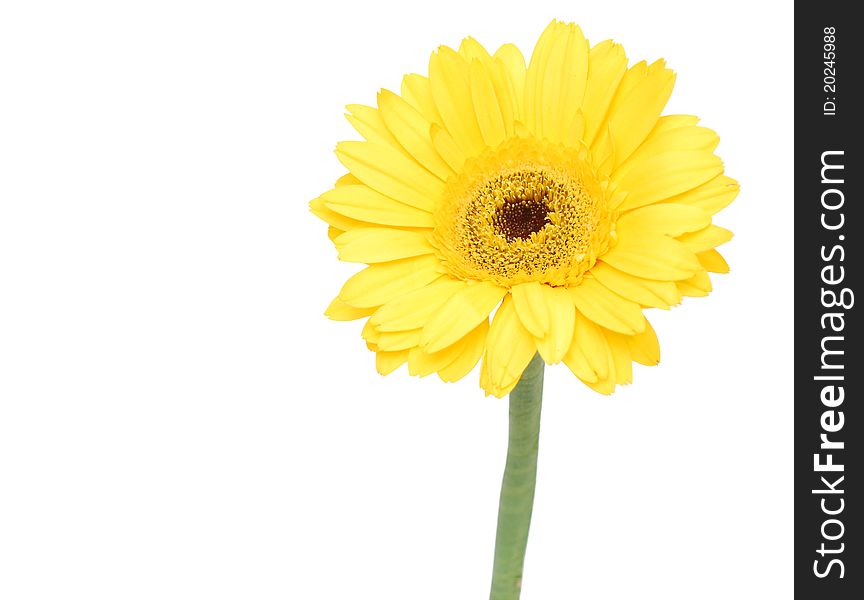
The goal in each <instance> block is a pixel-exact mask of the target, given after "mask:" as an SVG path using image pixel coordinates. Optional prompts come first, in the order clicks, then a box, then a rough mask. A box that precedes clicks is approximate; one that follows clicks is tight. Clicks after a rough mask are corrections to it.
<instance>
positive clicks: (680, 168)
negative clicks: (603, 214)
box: [613, 150, 723, 210]
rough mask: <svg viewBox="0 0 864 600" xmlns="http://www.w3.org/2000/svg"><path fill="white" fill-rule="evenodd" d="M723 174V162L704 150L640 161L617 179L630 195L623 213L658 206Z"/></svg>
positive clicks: (673, 153) (653, 157)
mask: <svg viewBox="0 0 864 600" xmlns="http://www.w3.org/2000/svg"><path fill="white" fill-rule="evenodd" d="M722 172H723V162H722V161H721V160H720V159H719V158H718V157H717V156H715V155H714V154H711V153H710V152H707V151H704V150H672V151H669V152H663V153H662V154H657V155H655V156H648V157H645V158H644V159H642V160H640V161H639V162H638V163H637V164H634V165H633V168H632V169H630V170H628V171H627V173H626V174H624V175H623V176H622V177H620V178H619V177H613V181H614V182H615V183H616V184H617V185H618V186H619V188H620V189H622V190H626V191H627V192H628V194H627V198H626V199H625V200H624V202H623V203H622V204H621V206H620V207H619V210H631V209H634V208H639V207H640V206H645V205H648V204H654V203H655V202H659V201H661V200H664V199H666V198H669V197H670V196H675V195H676V194H681V193H683V192H686V191H688V190H692V189H693V188H696V187H698V186H700V185H702V184H703V183H705V182H706V181H709V180H711V179H713V178H714V177H716V176H717V175H720V174H721V173H722Z"/></svg>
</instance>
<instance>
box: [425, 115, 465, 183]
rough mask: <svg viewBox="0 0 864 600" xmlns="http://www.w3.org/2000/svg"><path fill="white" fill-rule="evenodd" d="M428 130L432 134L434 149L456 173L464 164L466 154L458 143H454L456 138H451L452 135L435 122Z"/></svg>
mask: <svg viewBox="0 0 864 600" xmlns="http://www.w3.org/2000/svg"><path fill="white" fill-rule="evenodd" d="M429 131H430V134H431V135H432V145H433V146H435V151H436V152H438V154H439V155H440V156H441V158H442V159H443V160H444V161H445V162H446V163H447V164H448V165H450V168H451V169H453V171H454V172H457V173H458V172H459V171H461V170H462V165H464V164H465V159H466V156H465V153H464V152H463V151H462V149H461V148H460V147H459V144H457V143H456V140H454V139H453V136H451V135H450V133H449V132H448V131H447V130H446V129H444V128H443V127H439V126H438V125H435V124H433V125H432V128H431V129H430V130H429Z"/></svg>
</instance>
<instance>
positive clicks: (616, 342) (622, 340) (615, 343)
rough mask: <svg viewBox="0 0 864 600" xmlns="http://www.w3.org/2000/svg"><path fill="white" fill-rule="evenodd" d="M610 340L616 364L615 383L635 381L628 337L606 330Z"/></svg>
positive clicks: (622, 383) (607, 338) (610, 348)
mask: <svg viewBox="0 0 864 600" xmlns="http://www.w3.org/2000/svg"><path fill="white" fill-rule="evenodd" d="M603 333H604V335H605V336H606V340H607V341H608V342H609V350H610V352H611V355H612V361H613V362H614V364H615V383H617V384H619V385H625V384H628V383H632V382H633V361H632V359H631V358H630V348H629V346H628V345H627V337H628V336H625V335H621V334H620V333H615V332H614V331H608V330H607V331H604V332H603Z"/></svg>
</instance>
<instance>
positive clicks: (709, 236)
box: [678, 225, 732, 253]
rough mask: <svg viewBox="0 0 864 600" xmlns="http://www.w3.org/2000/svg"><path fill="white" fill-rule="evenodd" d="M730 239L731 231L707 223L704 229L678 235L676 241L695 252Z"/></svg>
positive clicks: (713, 246) (708, 248)
mask: <svg viewBox="0 0 864 600" xmlns="http://www.w3.org/2000/svg"><path fill="white" fill-rule="evenodd" d="M731 239H732V232H731V231H729V230H728V229H723V228H722V227H718V226H717V225H709V226H708V227H706V228H705V229H700V230H699V231H694V232H692V233H685V234H684V235H681V236H678V241H680V242H681V243H682V244H684V245H685V246H687V247H688V248H690V250H692V251H693V252H696V253H698V252H704V251H706V250H711V249H712V248H716V247H717V246H720V245H722V244H725V243H726V242H728V241H729V240H731Z"/></svg>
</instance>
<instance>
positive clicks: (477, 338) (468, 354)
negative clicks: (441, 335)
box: [438, 320, 489, 381]
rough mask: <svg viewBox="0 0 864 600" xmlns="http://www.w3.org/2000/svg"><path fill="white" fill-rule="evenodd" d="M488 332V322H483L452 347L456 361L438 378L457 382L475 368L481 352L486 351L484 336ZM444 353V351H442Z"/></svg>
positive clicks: (444, 369)
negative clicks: (455, 349) (455, 350)
mask: <svg viewBox="0 0 864 600" xmlns="http://www.w3.org/2000/svg"><path fill="white" fill-rule="evenodd" d="M488 332H489V321H488V320H486V321H483V322H481V323H480V325H478V326H477V327H475V328H474V331H472V332H471V333H469V334H468V335H466V336H465V337H464V338H462V340H460V341H459V342H458V343H457V344H453V347H457V353H456V354H457V355H456V359H455V360H454V361H453V362H451V363H450V364H448V365H447V366H446V367H444V368H443V369H439V371H438V376H439V377H440V378H441V379H442V380H443V381H457V380H459V379H462V378H463V377H465V376H466V375H467V374H468V373H470V372H471V369H473V368H474V367H475V365H476V364H477V362H478V361H479V360H480V357H481V356H483V351H484V350H485V349H486V336H487V334H488ZM443 351H446V349H445V350H442V352H443Z"/></svg>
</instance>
